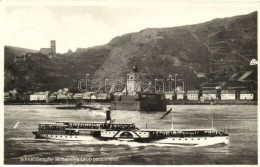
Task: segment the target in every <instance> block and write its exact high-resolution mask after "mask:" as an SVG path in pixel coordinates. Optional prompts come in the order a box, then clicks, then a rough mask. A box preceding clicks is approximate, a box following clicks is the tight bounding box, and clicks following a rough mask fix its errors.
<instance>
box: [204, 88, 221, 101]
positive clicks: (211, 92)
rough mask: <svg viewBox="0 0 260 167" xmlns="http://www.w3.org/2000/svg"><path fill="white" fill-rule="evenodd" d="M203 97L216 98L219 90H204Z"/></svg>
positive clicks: (207, 98)
mask: <svg viewBox="0 0 260 167" xmlns="http://www.w3.org/2000/svg"><path fill="white" fill-rule="evenodd" d="M202 98H203V99H204V100H216V99H217V90H203V91H202Z"/></svg>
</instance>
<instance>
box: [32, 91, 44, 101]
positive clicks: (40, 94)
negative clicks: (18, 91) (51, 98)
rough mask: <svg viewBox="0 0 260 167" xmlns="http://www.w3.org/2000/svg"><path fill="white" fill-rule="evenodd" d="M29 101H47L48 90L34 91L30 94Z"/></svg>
mask: <svg viewBox="0 0 260 167" xmlns="http://www.w3.org/2000/svg"><path fill="white" fill-rule="evenodd" d="M30 101H48V92H35V93H34V94H32V95H30Z"/></svg>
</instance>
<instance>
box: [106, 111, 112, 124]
mask: <svg viewBox="0 0 260 167" xmlns="http://www.w3.org/2000/svg"><path fill="white" fill-rule="evenodd" d="M106 123H111V116H110V110H107V111H106Z"/></svg>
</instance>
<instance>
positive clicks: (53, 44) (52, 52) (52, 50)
mask: <svg viewBox="0 0 260 167" xmlns="http://www.w3.org/2000/svg"><path fill="white" fill-rule="evenodd" d="M51 54H53V55H54V54H56V42H55V40H51Z"/></svg>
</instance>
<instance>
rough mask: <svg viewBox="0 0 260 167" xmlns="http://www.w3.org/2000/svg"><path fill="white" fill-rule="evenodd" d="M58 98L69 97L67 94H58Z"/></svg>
mask: <svg viewBox="0 0 260 167" xmlns="http://www.w3.org/2000/svg"><path fill="white" fill-rule="evenodd" d="M57 99H59V100H62V99H63V100H64V99H67V95H66V94H58V95H57Z"/></svg>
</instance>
